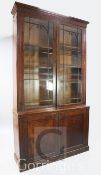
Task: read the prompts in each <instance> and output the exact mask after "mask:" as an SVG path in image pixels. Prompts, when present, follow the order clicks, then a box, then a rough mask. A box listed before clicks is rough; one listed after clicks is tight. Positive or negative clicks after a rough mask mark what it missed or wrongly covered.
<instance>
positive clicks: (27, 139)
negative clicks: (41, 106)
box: [19, 107, 89, 162]
mask: <svg viewBox="0 0 101 175" xmlns="http://www.w3.org/2000/svg"><path fill="white" fill-rule="evenodd" d="M88 123H89V108H87V107H85V108H80V109H79V110H78V109H73V110H72V109H70V110H57V111H56V112H46V113H44V112H43V113H36V114H31V115H27V116H24V117H23V118H21V119H20V131H19V132H20V143H21V144H20V152H21V154H20V155H21V157H22V158H25V159H26V160H27V162H38V161H39V162H44V161H45V162H47V161H48V162H51V161H54V160H55V159H56V160H58V159H61V158H64V156H65V157H68V156H71V155H74V154H77V153H80V152H83V151H87V150H88V148H89V147H88ZM21 133H22V134H21ZM43 160H44V161H43Z"/></svg>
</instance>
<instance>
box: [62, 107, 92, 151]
mask: <svg viewBox="0 0 101 175" xmlns="http://www.w3.org/2000/svg"><path fill="white" fill-rule="evenodd" d="M88 117H89V116H88V110H87V109H83V110H82V109H81V110H76V109H75V110H73V111H62V112H59V127H60V128H61V129H62V133H63V134H62V135H64V137H62V136H61V137H60V147H64V151H65V150H66V149H67V150H68V148H70V147H78V146H83V145H87V144H88V142H87V140H88V139H87V138H88Z"/></svg>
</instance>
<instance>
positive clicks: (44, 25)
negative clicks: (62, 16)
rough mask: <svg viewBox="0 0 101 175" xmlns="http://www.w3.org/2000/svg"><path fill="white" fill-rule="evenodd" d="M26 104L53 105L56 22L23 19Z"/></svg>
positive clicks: (28, 105) (29, 106)
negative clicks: (54, 29)
mask: <svg viewBox="0 0 101 175" xmlns="http://www.w3.org/2000/svg"><path fill="white" fill-rule="evenodd" d="M24 105H25V107H26V108H31V107H38V106H50V105H53V23H52V22H49V21H43V20H38V19H33V18H29V17H26V18H25V19H24Z"/></svg>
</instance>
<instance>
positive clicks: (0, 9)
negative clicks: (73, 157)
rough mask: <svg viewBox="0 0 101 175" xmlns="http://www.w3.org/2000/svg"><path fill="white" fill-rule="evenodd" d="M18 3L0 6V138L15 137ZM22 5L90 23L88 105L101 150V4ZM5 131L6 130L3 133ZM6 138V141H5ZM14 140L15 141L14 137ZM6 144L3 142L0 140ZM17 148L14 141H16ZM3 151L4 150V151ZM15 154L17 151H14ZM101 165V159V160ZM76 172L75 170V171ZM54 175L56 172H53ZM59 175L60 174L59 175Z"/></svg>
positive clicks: (44, 1) (92, 140) (55, 0)
mask: <svg viewBox="0 0 101 175" xmlns="http://www.w3.org/2000/svg"><path fill="white" fill-rule="evenodd" d="M14 2H15V1H14V0H9V1H8V0H2V1H1V2H0V23H1V24H0V134H1V135H2V136H3V134H4V133H3V132H2V128H5V131H6V130H7V128H9V129H10V134H11V135H12V133H13V129H12V98H13V92H12V91H13V88H12V77H13V71H12V66H13V65H12V59H13V58H12V50H13V49H12V35H13V33H12V32H13V31H12V26H13V25H12V21H13V20H12V15H11V13H10V12H11V9H12V7H13V4H14ZM19 2H22V3H27V4H31V5H34V6H38V7H40V8H42V9H45V10H49V11H53V12H57V13H60V14H64V15H67V16H73V17H76V18H81V19H84V20H87V21H89V22H90V24H89V25H88V27H87V105H89V106H90V129H89V145H90V150H93V147H94V145H95V146H97V145H99V147H100V146H101V116H100V113H101V112H100V111H101V78H100V76H101V44H100V43H101V41H100V40H101V35H100V33H101V19H100V18H101V1H100V0H93V1H92V0H85V1H81V0H76V1H74V0H60V1H59V0H33V1H32V0H20V1H19ZM3 131H4V130H3ZM2 138H3V137H2ZM11 139H12V137H11ZM0 142H2V139H0ZM12 144H13V141H12ZM1 149H2V148H1ZM12 153H13V151H12ZM100 161H101V159H100ZM74 172H75V170H74ZM51 173H52V172H51ZM55 174H56V173H55ZM13 175H14V174H13Z"/></svg>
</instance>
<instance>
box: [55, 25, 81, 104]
mask: <svg viewBox="0 0 101 175" xmlns="http://www.w3.org/2000/svg"><path fill="white" fill-rule="evenodd" d="M58 47H59V59H58V94H57V97H58V105H59V106H62V105H64V104H65V105H66V104H74V103H81V102H82V30H80V29H78V28H74V27H73V28H72V27H68V26H66V25H60V26H59V46H58Z"/></svg>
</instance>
